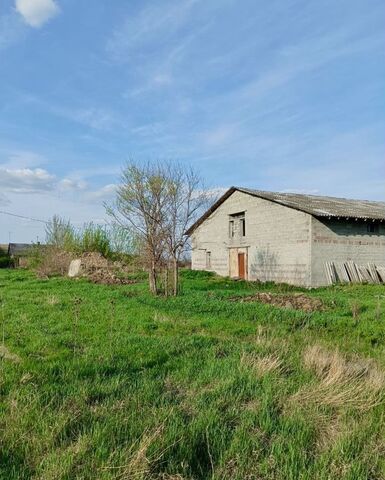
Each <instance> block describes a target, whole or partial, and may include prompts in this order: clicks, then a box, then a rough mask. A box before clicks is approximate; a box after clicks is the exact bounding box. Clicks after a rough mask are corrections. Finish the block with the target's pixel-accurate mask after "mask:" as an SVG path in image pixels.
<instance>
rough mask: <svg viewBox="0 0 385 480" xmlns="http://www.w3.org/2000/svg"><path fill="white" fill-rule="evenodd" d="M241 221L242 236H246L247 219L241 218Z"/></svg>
mask: <svg viewBox="0 0 385 480" xmlns="http://www.w3.org/2000/svg"><path fill="white" fill-rule="evenodd" d="M240 222H241V233H242V237H245V236H246V220H245V219H244V218H241V220H240Z"/></svg>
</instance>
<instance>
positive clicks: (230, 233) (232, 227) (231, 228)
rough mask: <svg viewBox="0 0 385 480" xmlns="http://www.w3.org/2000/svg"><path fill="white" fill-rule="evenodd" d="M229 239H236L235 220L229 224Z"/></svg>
mask: <svg viewBox="0 0 385 480" xmlns="http://www.w3.org/2000/svg"><path fill="white" fill-rule="evenodd" d="M229 237H230V238H233V237H234V220H230V222H229Z"/></svg>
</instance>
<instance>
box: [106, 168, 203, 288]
mask: <svg viewBox="0 0 385 480" xmlns="http://www.w3.org/2000/svg"><path fill="white" fill-rule="evenodd" d="M207 201H208V197H207V195H206V193H205V190H204V189H203V186H202V182H201V179H200V177H199V175H198V174H197V173H196V172H194V171H193V170H192V169H191V168H185V167H183V166H181V165H180V164H172V163H169V162H157V163H154V164H150V163H147V164H144V165H138V164H136V163H130V164H128V165H127V166H126V167H125V168H124V169H123V172H122V176H121V184H120V186H119V187H118V190H117V196H116V200H115V203H114V205H113V206H110V207H107V212H108V213H109V214H110V215H111V216H112V217H113V219H114V220H115V221H116V222H117V223H118V225H120V226H121V227H123V228H126V229H130V230H132V231H134V233H135V234H136V236H137V238H138V240H139V245H140V252H141V255H140V256H141V258H142V259H143V260H144V263H145V267H146V268H147V270H148V272H149V285H150V291H151V292H152V293H154V294H157V293H158V272H159V271H160V270H161V269H162V268H165V275H164V277H163V278H164V279H165V280H164V281H165V291H167V285H166V283H167V282H168V268H169V266H170V265H172V270H173V275H172V283H173V286H172V291H173V294H174V295H177V294H178V291H179V261H180V259H181V256H182V255H183V254H184V253H185V251H186V247H187V243H188V237H187V236H186V233H185V232H186V230H187V229H188V227H189V226H190V225H191V224H192V223H193V222H194V221H195V220H196V218H197V217H198V215H199V214H200V213H201V212H202V210H203V208H204V207H205V206H206V205H207Z"/></svg>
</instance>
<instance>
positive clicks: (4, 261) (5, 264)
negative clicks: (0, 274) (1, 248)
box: [0, 255, 13, 268]
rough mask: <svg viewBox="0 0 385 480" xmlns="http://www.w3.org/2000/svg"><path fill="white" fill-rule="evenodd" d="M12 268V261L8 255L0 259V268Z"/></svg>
mask: <svg viewBox="0 0 385 480" xmlns="http://www.w3.org/2000/svg"><path fill="white" fill-rule="evenodd" d="M12 266H13V260H12V259H11V258H10V257H9V256H8V255H4V256H1V257H0V268H10V267H12Z"/></svg>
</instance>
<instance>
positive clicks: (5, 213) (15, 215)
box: [0, 210, 49, 224]
mask: <svg viewBox="0 0 385 480" xmlns="http://www.w3.org/2000/svg"><path fill="white" fill-rule="evenodd" d="M0 213H3V214H4V215H9V216H11V217H17V218H22V219H24V220H31V221H32V222H40V223H45V224H47V223H49V222H47V221H46V220H41V219H39V218H32V217H25V216H24V215H17V214H16V213H11V212H4V211H3V210H0Z"/></svg>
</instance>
